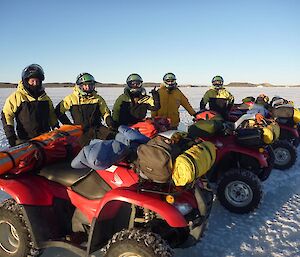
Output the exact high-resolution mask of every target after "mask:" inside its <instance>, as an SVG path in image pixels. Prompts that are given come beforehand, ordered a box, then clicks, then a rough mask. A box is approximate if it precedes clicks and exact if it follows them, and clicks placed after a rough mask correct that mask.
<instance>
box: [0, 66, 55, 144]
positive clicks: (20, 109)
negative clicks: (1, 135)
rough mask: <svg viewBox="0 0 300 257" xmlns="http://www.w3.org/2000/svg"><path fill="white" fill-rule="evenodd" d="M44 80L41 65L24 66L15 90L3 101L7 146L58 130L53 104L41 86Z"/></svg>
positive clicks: (3, 120) (3, 119)
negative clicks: (55, 128)
mask: <svg viewBox="0 0 300 257" xmlns="http://www.w3.org/2000/svg"><path fill="white" fill-rule="evenodd" d="M44 79H45V75H44V71H43V69H42V67H41V66H40V65H38V64H31V65H29V66H27V67H26V68H25V69H24V70H23V72H22V80H21V81H20V82H19V84H18V87H17V90H16V91H15V92H14V93H12V94H11V95H10V96H9V97H8V98H7V99H6V101H5V104H4V106H3V110H2V115H1V116H2V117H1V119H2V123H3V128H4V132H5V135H6V137H7V139H8V142H9V145H10V146H15V145H16V144H19V143H22V142H24V141H27V140H29V139H31V138H34V137H36V136H39V135H41V134H43V133H46V132H49V131H50V130H51V129H53V128H54V127H55V126H57V124H58V122H57V118H56V115H55V112H54V108H53V103H52V101H51V99H50V98H49V96H48V95H47V94H46V92H45V90H44V87H43V86H42V81H44ZM14 120H16V131H17V135H16V133H15V129H14Z"/></svg>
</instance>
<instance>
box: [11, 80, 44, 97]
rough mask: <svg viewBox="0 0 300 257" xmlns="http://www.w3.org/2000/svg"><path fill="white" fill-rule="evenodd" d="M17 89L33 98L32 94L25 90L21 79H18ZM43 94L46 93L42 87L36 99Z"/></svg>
mask: <svg viewBox="0 0 300 257" xmlns="http://www.w3.org/2000/svg"><path fill="white" fill-rule="evenodd" d="M17 91H19V92H21V93H22V94H24V95H28V96H30V97H32V98H35V97H34V96H33V95H31V94H30V92H29V91H28V90H26V88H25V87H24V85H23V82H22V80H20V81H19V83H18V86H17ZM45 95H46V93H45V91H44V88H42V91H41V95H39V96H38V99H39V98H43V97H44V96H45Z"/></svg>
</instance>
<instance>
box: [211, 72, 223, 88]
mask: <svg viewBox="0 0 300 257" xmlns="http://www.w3.org/2000/svg"><path fill="white" fill-rule="evenodd" d="M211 83H212V84H213V85H214V87H216V88H221V87H222V86H223V83H224V80H223V78H222V77H221V76H219V75H217V76H214V77H213V79H212V80H211Z"/></svg>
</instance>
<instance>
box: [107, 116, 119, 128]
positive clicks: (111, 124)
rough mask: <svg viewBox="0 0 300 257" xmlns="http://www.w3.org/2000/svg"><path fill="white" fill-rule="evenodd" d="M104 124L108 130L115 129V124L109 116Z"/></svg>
mask: <svg viewBox="0 0 300 257" xmlns="http://www.w3.org/2000/svg"><path fill="white" fill-rule="evenodd" d="M105 123H106V125H107V126H108V127H109V128H116V127H117V123H116V122H115V121H114V120H113V118H112V117H111V116H107V117H106V119H105Z"/></svg>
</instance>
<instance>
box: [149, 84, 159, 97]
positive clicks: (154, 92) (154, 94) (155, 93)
mask: <svg viewBox="0 0 300 257" xmlns="http://www.w3.org/2000/svg"><path fill="white" fill-rule="evenodd" d="M150 93H151V95H152V97H153V98H158V97H159V93H158V90H156V86H155V87H154V88H153V89H152V90H151V91H150Z"/></svg>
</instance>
